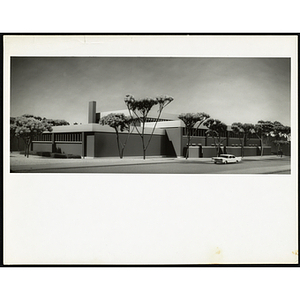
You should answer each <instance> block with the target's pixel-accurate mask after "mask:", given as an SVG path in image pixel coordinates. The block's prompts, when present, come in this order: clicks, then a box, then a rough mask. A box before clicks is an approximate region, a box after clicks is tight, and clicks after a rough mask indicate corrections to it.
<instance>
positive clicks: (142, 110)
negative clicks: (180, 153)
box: [124, 95, 174, 159]
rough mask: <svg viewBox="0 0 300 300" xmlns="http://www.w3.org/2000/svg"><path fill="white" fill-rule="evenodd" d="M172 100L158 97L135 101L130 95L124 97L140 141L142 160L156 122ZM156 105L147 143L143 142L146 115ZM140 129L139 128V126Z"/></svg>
mask: <svg viewBox="0 0 300 300" xmlns="http://www.w3.org/2000/svg"><path fill="white" fill-rule="evenodd" d="M173 100H174V99H173V98H172V97H170V96H160V97H156V98H142V99H139V100H136V99H135V98H134V96H132V95H126V96H125V99H124V101H125V104H126V106H127V109H128V111H129V114H130V117H131V119H132V120H133V122H132V124H133V126H134V128H135V129H136V131H137V133H138V134H139V136H140V137H141V140H142V148H143V159H145V158H146V151H147V148H148V146H149V144H150V141H151V139H152V137H153V134H154V131H155V128H156V125H157V122H158V121H159V118H160V116H161V113H162V111H163V109H164V108H165V107H166V106H167V105H168V104H170V103H171V102H172V101H173ZM155 105H158V115H157V117H156V119H155V122H154V126H153V128H152V131H151V133H150V137H149V139H148V141H147V142H146V140H145V124H146V122H147V119H148V114H149V112H150V110H151V109H152V107H153V106H155ZM138 125H139V126H140V127H141V128H139V126H138Z"/></svg>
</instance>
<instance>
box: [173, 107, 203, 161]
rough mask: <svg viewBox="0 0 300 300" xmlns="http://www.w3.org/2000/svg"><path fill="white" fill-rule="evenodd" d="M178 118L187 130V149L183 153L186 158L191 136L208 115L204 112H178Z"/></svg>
mask: <svg viewBox="0 0 300 300" xmlns="http://www.w3.org/2000/svg"><path fill="white" fill-rule="evenodd" d="M178 118H179V119H180V120H181V121H182V122H183V123H184V125H185V127H186V131H187V149H186V155H185V158H186V159H187V158H188V155H189V147H190V143H191V140H192V137H193V136H194V135H195V133H196V132H197V129H198V128H199V127H200V125H201V124H203V123H204V122H205V121H206V120H207V119H208V118H209V115H208V114H206V113H183V114H180V115H179V116H178ZM196 125H197V126H196ZM195 126H196V127H195Z"/></svg>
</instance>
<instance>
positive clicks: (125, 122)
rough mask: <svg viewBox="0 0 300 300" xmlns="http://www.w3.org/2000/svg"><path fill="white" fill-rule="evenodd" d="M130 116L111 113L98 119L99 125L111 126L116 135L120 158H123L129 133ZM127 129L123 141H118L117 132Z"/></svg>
mask: <svg viewBox="0 0 300 300" xmlns="http://www.w3.org/2000/svg"><path fill="white" fill-rule="evenodd" d="M131 121H132V120H131V118H128V117H126V116H125V115H124V114H116V113H112V114H109V115H107V116H105V117H103V118H101V119H100V124H101V125H108V126H110V127H111V128H113V129H114V130H115V132H116V136H117V145H118V151H119V156H120V158H123V153H124V150H125V147H126V143H127V140H128V137H129V134H130V123H131ZM125 130H127V131H128V134H127V136H126V140H125V142H124V143H122V142H121V141H120V137H119V132H123V131H125Z"/></svg>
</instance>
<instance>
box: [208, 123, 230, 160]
mask: <svg viewBox="0 0 300 300" xmlns="http://www.w3.org/2000/svg"><path fill="white" fill-rule="evenodd" d="M203 125H205V126H206V127H207V128H208V129H207V131H206V134H207V135H209V136H211V137H212V138H213V139H214V143H215V147H216V149H217V155H220V149H221V143H222V142H223V140H224V139H226V133H227V125H226V124H225V123H223V122H221V121H220V120H218V119H212V118H210V119H208V120H206V121H205V122H204V124H203ZM224 135H225V137H224V139H222V136H224Z"/></svg>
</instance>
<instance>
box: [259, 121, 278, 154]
mask: <svg viewBox="0 0 300 300" xmlns="http://www.w3.org/2000/svg"><path fill="white" fill-rule="evenodd" d="M273 130H274V124H273V123H272V122H271V121H262V120H260V121H258V122H257V124H255V125H254V133H255V134H256V136H257V137H258V139H259V140H260V146H261V152H260V155H261V156H263V151H264V144H265V143H266V140H267V138H268V137H269V136H271V134H272V132H273Z"/></svg>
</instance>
